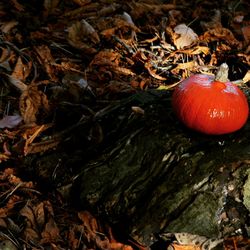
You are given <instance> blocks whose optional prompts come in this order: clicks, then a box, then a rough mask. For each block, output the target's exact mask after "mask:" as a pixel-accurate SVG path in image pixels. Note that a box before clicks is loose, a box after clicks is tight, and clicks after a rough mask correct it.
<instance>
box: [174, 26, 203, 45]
mask: <svg viewBox="0 0 250 250" xmlns="http://www.w3.org/2000/svg"><path fill="white" fill-rule="evenodd" d="M172 39H173V42H174V45H175V46H176V48H177V49H183V48H185V47H187V46H190V45H192V44H194V43H195V42H197V41H198V35H197V34H196V33H195V32H194V31H193V30H192V29H191V28H190V27H188V26H187V25H186V24H179V25H177V26H176V27H175V28H174V33H173V36H172Z"/></svg>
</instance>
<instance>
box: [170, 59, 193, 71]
mask: <svg viewBox="0 0 250 250" xmlns="http://www.w3.org/2000/svg"><path fill="white" fill-rule="evenodd" d="M196 66H198V64H197V62H196V61H191V62H186V63H179V64H178V65H177V66H176V67H175V68H174V69H172V70H171V72H172V73H173V74H179V72H180V70H188V71H192V70H193V69H194V68H195V67H196Z"/></svg>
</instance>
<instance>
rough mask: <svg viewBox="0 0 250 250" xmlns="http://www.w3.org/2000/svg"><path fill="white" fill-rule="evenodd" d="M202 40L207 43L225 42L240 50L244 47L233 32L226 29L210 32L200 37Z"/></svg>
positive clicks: (216, 29)
mask: <svg viewBox="0 0 250 250" xmlns="http://www.w3.org/2000/svg"><path fill="white" fill-rule="evenodd" d="M200 40H204V41H206V42H213V41H224V42H226V43H227V44H228V45H229V46H233V47H238V49H240V48H241V47H242V44H241V43H240V42H239V41H238V40H237V39H236V38H235V36H234V35H233V33H232V32H231V30H229V29H226V28H215V29H211V30H208V31H206V32H205V33H204V34H203V35H202V36H200Z"/></svg>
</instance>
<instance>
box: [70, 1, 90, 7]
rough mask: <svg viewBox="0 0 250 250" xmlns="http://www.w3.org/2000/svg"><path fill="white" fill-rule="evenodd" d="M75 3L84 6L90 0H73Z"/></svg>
mask: <svg viewBox="0 0 250 250" xmlns="http://www.w3.org/2000/svg"><path fill="white" fill-rule="evenodd" d="M72 2H74V3H75V4H78V5H79V6H85V5H87V4H89V3H91V0H73V1H72Z"/></svg>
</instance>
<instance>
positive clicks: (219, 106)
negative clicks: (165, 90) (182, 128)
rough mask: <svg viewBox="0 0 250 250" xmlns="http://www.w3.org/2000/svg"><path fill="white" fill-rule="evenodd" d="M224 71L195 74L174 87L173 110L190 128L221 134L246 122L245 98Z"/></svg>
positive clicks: (247, 110) (211, 133)
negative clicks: (214, 74)
mask: <svg viewBox="0 0 250 250" xmlns="http://www.w3.org/2000/svg"><path fill="white" fill-rule="evenodd" d="M221 66H222V65H221ZM226 66H227V65H226ZM226 66H225V65H223V67H222V69H223V70H225V67H226ZM227 67H228V66H227ZM223 70H222V72H223ZM224 73H225V72H224ZM224 73H222V74H221V72H220V71H218V73H217V75H216V77H215V76H213V75H206V74H194V75H192V76H190V77H189V78H187V79H185V80H184V81H182V82H180V83H179V84H178V85H177V86H176V87H175V90H174V93H173V96H172V105H173V109H174V111H175V113H176V115H177V117H178V118H179V120H180V121H181V122H182V123H184V124H185V125H186V126H187V127H189V128H190V129H193V130H196V131H198V132H201V133H205V134H209V135H222V134H227V133H231V132H234V131H237V130H239V129H240V128H242V127H243V126H244V124H245V123H246V121H247V118H248V113H249V107H248V102H247V98H246V96H245V94H244V93H243V92H242V91H241V90H240V89H239V88H238V87H237V86H236V85H235V84H233V83H231V82H230V81H228V80H227V75H226V76H225V74H224ZM226 73H227V74H228V71H226Z"/></svg>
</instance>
